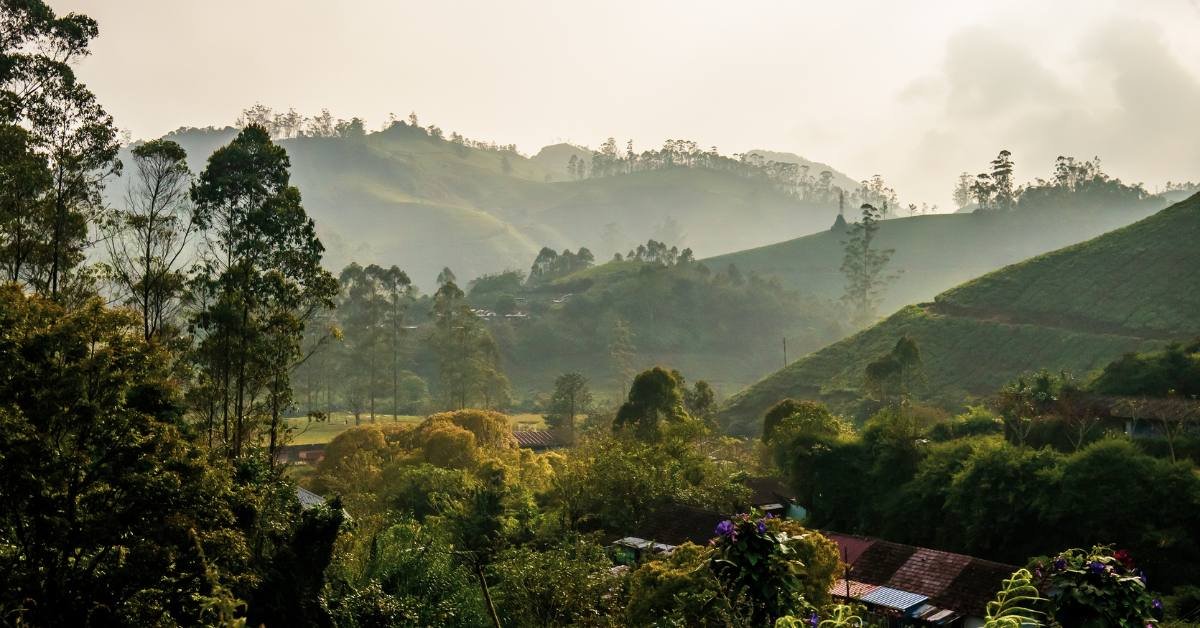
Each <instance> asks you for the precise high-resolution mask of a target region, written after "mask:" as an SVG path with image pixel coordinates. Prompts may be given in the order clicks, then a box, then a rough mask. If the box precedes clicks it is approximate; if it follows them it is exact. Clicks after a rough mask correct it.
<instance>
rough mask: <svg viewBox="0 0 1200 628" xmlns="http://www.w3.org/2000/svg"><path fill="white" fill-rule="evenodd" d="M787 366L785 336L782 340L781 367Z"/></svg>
mask: <svg viewBox="0 0 1200 628" xmlns="http://www.w3.org/2000/svg"><path fill="white" fill-rule="evenodd" d="M787 365H788V361H787V336H784V338H783V367H784V368H787Z"/></svg>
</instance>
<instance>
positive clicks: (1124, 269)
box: [722, 195, 1200, 433]
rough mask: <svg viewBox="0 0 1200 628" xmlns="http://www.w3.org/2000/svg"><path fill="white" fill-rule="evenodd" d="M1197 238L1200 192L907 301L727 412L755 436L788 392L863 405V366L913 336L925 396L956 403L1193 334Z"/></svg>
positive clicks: (731, 422)
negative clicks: (1037, 374) (1020, 378)
mask: <svg viewBox="0 0 1200 628" xmlns="http://www.w3.org/2000/svg"><path fill="white" fill-rule="evenodd" d="M969 217H970V216H964V217H963V218H969ZM947 218H958V217H947ZM927 220H928V219H927ZM1197 241H1200V195H1195V196H1192V197H1191V198H1189V199H1187V200H1186V201H1183V202H1180V203H1177V204H1175V205H1172V206H1171V207H1169V208H1167V209H1164V210H1162V211H1160V212H1158V213H1156V214H1154V215H1153V216H1151V217H1149V218H1146V219H1144V220H1141V221H1139V222H1136V223H1134V224H1132V225H1129V226H1127V227H1124V228H1121V229H1118V230H1116V231H1113V232H1110V233H1107V234H1105V235H1102V236H1100V237H1098V238H1095V239H1092V240H1089V241H1087V242H1084V243H1080V244H1077V245H1073V246H1069V247H1067V248H1064V249H1060V250H1058V251H1054V252H1053V253H1049V254H1046V255H1041V256H1038V257H1035V258H1033V259H1030V260H1027V261H1025V262H1022V263H1019V264H1015V265H1012V266H1009V267H1006V268H1004V269H1001V270H999V271H996V272H993V273H989V274H987V275H984V276H982V277H980V278H978V279H976V280H973V281H970V282H967V283H965V284H963V285H961V286H958V287H956V288H954V289H953V290H949V291H946V292H943V293H942V294H939V295H938V296H937V297H936V298H935V299H934V300H933V302H929V303H922V304H919V305H911V306H908V307H905V308H903V309H901V310H900V311H898V312H897V313H895V314H893V315H892V316H890V317H889V318H887V319H886V320H885V321H883V322H881V323H879V324H877V325H875V326H873V327H871V328H869V329H867V330H865V331H862V332H860V333H858V334H855V335H853V336H851V337H849V338H847V339H845V340H842V341H840V342H837V343H835V344H832V345H830V346H828V347H826V348H824V349H822V350H820V351H817V352H816V353H813V354H811V355H809V356H806V357H804V358H802V359H800V360H798V361H796V362H795V363H793V364H790V365H788V366H787V367H786V368H784V369H782V370H780V371H777V372H776V373H774V374H773V375H771V376H769V377H767V378H765V379H763V380H762V381H760V382H759V383H757V384H755V385H753V386H751V387H749V388H748V389H746V390H745V391H743V392H741V393H739V394H738V395H736V396H734V397H733V398H732V399H730V400H729V402H728V403H727V404H726V406H725V408H724V410H723V412H722V417H723V420H724V422H725V423H726V424H727V425H728V426H730V428H731V429H732V430H733V431H735V432H739V433H753V432H755V431H756V430H757V429H758V426H759V422H760V420H761V417H762V414H763V412H764V411H765V410H766V409H767V408H768V407H770V406H771V405H772V404H774V403H775V402H777V401H779V400H780V399H782V398H785V397H796V398H810V399H819V400H822V401H825V402H827V403H830V404H831V405H833V406H835V407H838V408H841V409H843V410H846V411H854V410H855V409H857V408H858V406H859V403H860V402H861V401H862V400H863V399H864V397H865V392H864V369H865V367H866V365H867V364H868V363H870V362H871V361H873V360H876V359H877V358H879V357H880V356H881V355H884V354H886V353H887V352H888V351H889V349H890V348H891V347H892V345H894V344H895V343H896V341H897V340H898V339H899V338H901V337H904V336H908V337H909V338H912V339H913V340H915V341H916V342H917V344H918V345H919V347H920V349H921V354H922V362H923V377H924V381H923V382H922V384H921V390H920V391H919V392H918V395H919V396H921V397H923V398H924V399H926V400H929V401H933V402H935V403H940V404H942V405H947V406H950V407H953V406H956V405H961V404H962V403H963V402H965V401H967V400H969V399H971V398H978V397H981V396H986V395H989V394H991V393H993V392H994V391H995V390H997V389H998V388H999V387H1000V386H1001V385H1003V384H1004V383H1005V382H1007V381H1009V380H1011V379H1012V378H1013V377H1015V376H1017V375H1018V374H1020V373H1022V372H1024V371H1028V370H1033V369H1037V368H1043V367H1044V368H1048V369H1052V370H1057V369H1065V370H1069V371H1072V372H1074V373H1076V374H1080V375H1082V374H1086V373H1087V372H1088V371H1091V370H1092V369H1096V368H1099V367H1101V366H1103V365H1104V364H1105V363H1107V362H1108V361H1111V360H1113V359H1115V358H1116V357H1118V356H1120V355H1121V354H1123V353H1125V352H1129V351H1140V350H1146V349H1150V348H1153V347H1156V346H1160V345H1161V344H1164V343H1165V342H1167V341H1169V340H1172V339H1186V338H1189V337H1191V336H1195V335H1196V334H1200V318H1198V317H1197V316H1196V312H1197V311H1200V300H1198V295H1200V274H1197V273H1196V272H1191V271H1194V269H1196V268H1200V247H1197V246H1196V242H1197ZM1184 269H1187V271H1186V272H1184Z"/></svg>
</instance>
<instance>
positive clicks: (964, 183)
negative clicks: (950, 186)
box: [954, 172, 974, 209]
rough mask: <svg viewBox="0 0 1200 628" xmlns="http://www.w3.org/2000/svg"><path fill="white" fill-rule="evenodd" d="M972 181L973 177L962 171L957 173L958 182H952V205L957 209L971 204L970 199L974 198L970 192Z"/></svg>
mask: <svg viewBox="0 0 1200 628" xmlns="http://www.w3.org/2000/svg"><path fill="white" fill-rule="evenodd" d="M973 183H974V179H973V178H972V177H971V175H970V174H969V173H966V172H964V173H962V174H960V175H958V182H957V183H955V184H954V205H955V206H956V207H958V209H962V208H964V207H966V206H967V205H970V204H971V200H972V199H973V198H974V195H973V194H972V192H971V190H972V184H973Z"/></svg>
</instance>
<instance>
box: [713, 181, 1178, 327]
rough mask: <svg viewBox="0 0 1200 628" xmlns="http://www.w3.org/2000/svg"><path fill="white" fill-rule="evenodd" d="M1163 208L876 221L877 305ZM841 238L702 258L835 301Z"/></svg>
mask: <svg viewBox="0 0 1200 628" xmlns="http://www.w3.org/2000/svg"><path fill="white" fill-rule="evenodd" d="M1165 206H1166V202H1165V201H1163V200H1162V199H1156V198H1152V199H1148V200H1146V201H1143V202H1142V203H1140V204H1137V205H1134V206H1132V207H1131V206H1128V205H1122V206H1088V207H1069V206H1068V207H1055V208H1053V209H1037V210H1034V209H1030V210H1018V211H1010V212H979V213H973V214H937V215H928V216H911V217H905V218H895V219H892V220H885V221H883V222H882V223H880V230H879V246H880V247H881V248H890V249H895V255H894V256H893V257H892V263H891V266H890V269H891V270H894V271H900V275H899V277H897V278H896V280H895V281H894V282H892V283H891V284H889V286H888V288H887V290H886V292H885V293H884V300H883V304H882V306H881V310H882V311H884V312H892V311H895V310H896V309H898V308H900V307H902V306H904V305H906V304H908V303H916V302H920V301H928V300H930V299H932V298H933V296H934V295H936V294H938V293H939V292H941V291H943V290H946V289H948V288H951V287H953V286H956V285H958V284H960V283H962V282H964V281H967V280H969V279H972V278H974V277H978V276H980V275H982V274H984V273H988V272H991V271H993V270H996V269H997V268H1001V267H1003V266H1006V265H1008V264H1014V263H1016V262H1019V261H1021V260H1024V259H1028V258H1030V257H1033V256H1035V255H1039V254H1042V253H1045V252H1047V251H1053V250H1054V249H1057V248H1060V247H1064V246H1067V245H1069V244H1074V243H1076V242H1082V241H1084V240H1087V239H1088V238H1093V237H1095V236H1098V235H1100V234H1102V233H1105V232H1107V231H1110V230H1112V229H1116V228H1118V227H1122V226H1124V225H1127V224H1130V223H1132V222H1134V221H1136V220H1140V219H1142V218H1145V217H1146V216H1148V215H1150V214H1152V213H1153V212H1155V211H1157V210H1159V209H1162V208H1163V207H1165ZM847 217H848V218H849V216H847ZM844 238H845V235H844V234H843V233H842V232H840V231H830V230H828V229H827V230H824V231H822V232H820V233H814V234H812V235H808V236H803V237H800V238H796V239H794V240H789V241H787V242H780V243H778V244H770V245H767V246H763V247H759V248H756V249H750V250H746V251H738V252H736V253H730V254H727V255H719V256H716V257H713V258H711V259H707V260H705V263H707V264H709V265H710V266H712V267H713V268H726V267H727V266H728V265H729V264H734V265H736V266H737V267H738V269H739V270H741V271H742V272H751V271H752V272H756V273H758V274H760V275H763V276H768V277H778V278H779V279H780V280H781V281H782V282H783V284H784V285H785V286H788V287H790V288H794V289H797V290H802V291H804V292H807V293H811V294H814V295H817V296H821V297H826V298H832V299H836V298H838V297H840V296H841V294H842V288H843V285H844V278H843V277H842V274H841V271H840V270H839V269H840V267H841V263H842V240H843V239H844Z"/></svg>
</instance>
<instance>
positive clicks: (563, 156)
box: [529, 144, 592, 181]
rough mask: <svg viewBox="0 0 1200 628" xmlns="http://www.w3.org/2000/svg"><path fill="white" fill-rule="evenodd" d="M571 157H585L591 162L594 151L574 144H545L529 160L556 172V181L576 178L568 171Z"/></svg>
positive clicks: (584, 158)
mask: <svg viewBox="0 0 1200 628" xmlns="http://www.w3.org/2000/svg"><path fill="white" fill-rule="evenodd" d="M571 157H574V158H575V159H577V160H579V159H583V160H586V161H585V162H584V163H589V162H591V160H592V151H591V149H588V148H585V147H583V146H576V145H574V144H551V145H549V146H543V147H542V150H539V151H538V152H537V154H536V155H534V156H533V157H530V158H529V160H530V161H532V162H534V163H536V164H537V165H539V166H541V167H542V168H544V169H546V171H547V172H551V173H554V180H555V181H570V180H572V179H574V177H573V176H572V175H571V173H569V172H567V164H569V163H571Z"/></svg>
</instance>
